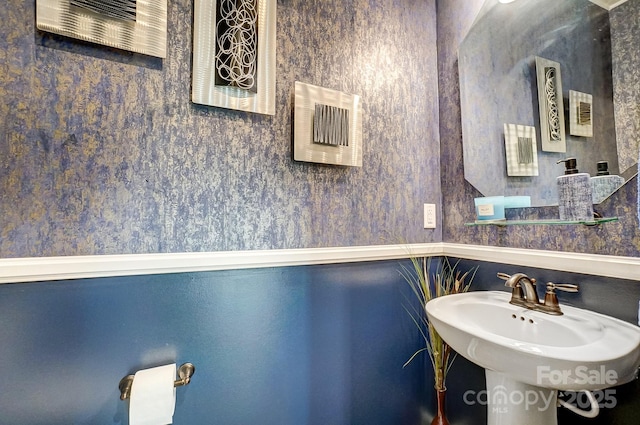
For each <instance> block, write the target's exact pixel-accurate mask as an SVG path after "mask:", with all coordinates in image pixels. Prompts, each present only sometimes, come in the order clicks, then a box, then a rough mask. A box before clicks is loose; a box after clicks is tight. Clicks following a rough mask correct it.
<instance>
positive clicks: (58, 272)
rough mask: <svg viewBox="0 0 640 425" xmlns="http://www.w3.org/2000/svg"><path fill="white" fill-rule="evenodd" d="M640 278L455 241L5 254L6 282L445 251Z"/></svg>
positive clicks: (563, 256) (552, 255)
mask: <svg viewBox="0 0 640 425" xmlns="http://www.w3.org/2000/svg"><path fill="white" fill-rule="evenodd" d="M441 255H446V256H450V257H457V258H465V259H470V260H478V261H488V262H493V263H501V264H512V265H519V266H527V267H537V268H543V269H551V270H559V271H566V272H574V273H584V274H591V275H597V276H606V277H613V278H620V279H631V280H640V258H636V257H618V256H610V255H595V254H578V253H572V252H558V251H542V250H531V249H519V248H499V247H492V246H480V245H463V244H451V243H425V244H409V245H376V246H355V247H337V248H312V249H281V250H264V251H224V252H201V253H177V254H137V255H136V254H123V255H94V256H77V257H42V258H15V259H11V258H8V259H0V283H19V282H39V281H53V280H65V279H84V278H96V277H108V276H134V275H152V274H163V273H187V272H201V271H215V270H236V269H252V268H262V267H287V266H304V265H312V264H336V263H353V262H363V261H380V260H392V259H400V258H407V257H409V256H441Z"/></svg>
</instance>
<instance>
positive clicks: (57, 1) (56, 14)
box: [36, 0, 167, 58]
mask: <svg viewBox="0 0 640 425" xmlns="http://www.w3.org/2000/svg"><path fill="white" fill-rule="evenodd" d="M135 5H136V8H135V9H136V10H135V19H132V20H126V19H118V18H114V17H111V16H108V15H107V14H101V13H97V12H95V11H92V10H91V9H90V8H84V7H78V6H74V5H72V4H71V2H70V0H36V26H37V27H38V29H40V30H42V31H47V32H52V33H55V34H60V35H64V36H67V37H72V38H77V39H80V40H85V41H89V42H92V43H97V44H102V45H105V46H111V47H115V48H118V49H123V50H129V51H132V52H137V53H142V54H145V55H149V56H156V57H160V58H164V57H166V56H167V0H144V1H136V2H135Z"/></svg>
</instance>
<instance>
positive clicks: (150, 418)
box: [129, 363, 176, 425]
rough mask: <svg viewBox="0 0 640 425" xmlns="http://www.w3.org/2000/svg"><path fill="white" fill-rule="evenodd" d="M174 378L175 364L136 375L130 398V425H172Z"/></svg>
mask: <svg viewBox="0 0 640 425" xmlns="http://www.w3.org/2000/svg"><path fill="white" fill-rule="evenodd" d="M175 379H176V364H175V363H172V364H169V365H165V366H159V367H154V368H151V369H143V370H139V371H138V372H136V374H135V376H134V378H133V384H132V385H131V396H130V399H129V425H168V424H171V423H173V412H174V409H175V405H176V389H175V387H174V384H173V383H174V381H175Z"/></svg>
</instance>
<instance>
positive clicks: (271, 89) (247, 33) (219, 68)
mask: <svg viewBox="0 0 640 425" xmlns="http://www.w3.org/2000/svg"><path fill="white" fill-rule="evenodd" d="M275 29H276V1H275V0H196V1H195V8H194V30H193V31H194V37H193V84H192V92H191V100H192V101H193V102H194V103H199V104H203V105H210V106H217V107H221V108H227V109H237V110H241V111H247V112H256V113H261V114H268V115H274V114H275Z"/></svg>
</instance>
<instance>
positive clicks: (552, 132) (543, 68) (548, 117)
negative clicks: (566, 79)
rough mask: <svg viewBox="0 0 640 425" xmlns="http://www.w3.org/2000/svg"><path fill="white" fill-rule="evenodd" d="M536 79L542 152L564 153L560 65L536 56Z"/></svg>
mask: <svg viewBox="0 0 640 425" xmlns="http://www.w3.org/2000/svg"><path fill="white" fill-rule="evenodd" d="M536 77H537V78H536V79H537V82H538V106H539V108H540V136H541V138H542V150H543V151H545V152H566V151H567V142H566V137H565V128H564V101H563V96H562V79H561V78H560V64H559V63H558V62H554V61H551V60H548V59H544V58H541V57H538V56H536Z"/></svg>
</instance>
